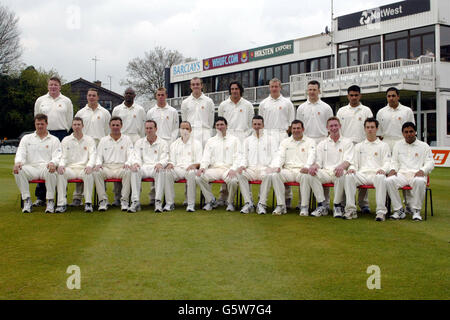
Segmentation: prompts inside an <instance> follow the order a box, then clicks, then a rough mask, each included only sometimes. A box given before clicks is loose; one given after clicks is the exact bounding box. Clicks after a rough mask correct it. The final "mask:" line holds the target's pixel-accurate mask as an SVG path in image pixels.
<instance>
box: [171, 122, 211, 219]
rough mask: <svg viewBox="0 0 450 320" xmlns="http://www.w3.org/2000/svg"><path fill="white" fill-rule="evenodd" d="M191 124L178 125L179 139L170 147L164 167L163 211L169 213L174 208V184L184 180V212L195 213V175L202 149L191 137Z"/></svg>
mask: <svg viewBox="0 0 450 320" xmlns="http://www.w3.org/2000/svg"><path fill="white" fill-rule="evenodd" d="M191 133H192V128H191V124H190V123H189V122H187V121H182V122H181V124H180V138H178V139H177V140H176V141H175V142H173V143H172V144H171V145H170V156H169V162H168V164H167V166H166V182H165V185H164V189H165V198H166V206H165V208H164V209H167V211H171V210H173V209H174V208H175V190H174V182H175V181H177V180H181V179H186V185H187V193H186V202H187V208H186V211H188V212H194V211H195V191H196V187H197V185H196V182H195V174H196V173H197V169H198V168H199V167H200V162H201V160H202V154H203V148H202V144H201V143H200V141H197V140H194V138H193V137H192V136H191Z"/></svg>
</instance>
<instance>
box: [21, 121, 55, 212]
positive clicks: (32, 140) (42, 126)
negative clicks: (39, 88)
mask: <svg viewBox="0 0 450 320" xmlns="http://www.w3.org/2000/svg"><path fill="white" fill-rule="evenodd" d="M47 125H48V123H47V116H46V115H45V114H40V113H38V114H37V115H35V117H34V126H35V128H36V131H35V132H34V133H30V134H27V135H25V136H24V137H23V138H22V139H21V140H20V143H19V147H18V148H17V152H16V156H15V159H14V168H13V173H14V178H15V180H16V184H17V186H18V187H19V190H20V193H21V195H22V200H24V206H23V209H22V212H27V213H30V212H31V210H32V202H31V197H30V186H29V182H28V181H29V180H33V179H45V187H46V199H47V208H46V209H45V212H46V213H53V212H54V210H55V187H56V167H57V165H58V163H59V161H60V158H61V143H60V142H59V140H58V138H56V137H55V136H52V135H51V134H50V133H49V132H48V130H47Z"/></svg>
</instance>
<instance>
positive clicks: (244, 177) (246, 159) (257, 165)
mask: <svg viewBox="0 0 450 320" xmlns="http://www.w3.org/2000/svg"><path fill="white" fill-rule="evenodd" d="M252 128H253V133H252V135H251V136H249V137H247V138H246V139H245V140H244V145H243V154H242V158H241V166H240V167H239V169H238V173H239V175H238V180H239V187H240V189H241V193H242V196H243V198H244V201H245V205H244V207H243V208H242V210H241V213H250V212H253V210H254V204H253V198H252V194H251V192H250V186H249V183H248V182H249V181H255V180H261V187H260V191H259V201H258V205H257V209H256V212H257V213H258V214H265V213H266V209H267V197H268V194H269V190H270V186H271V183H272V178H271V173H272V172H273V169H272V168H270V165H271V164H272V162H274V159H275V157H276V155H277V154H278V144H277V143H276V141H275V138H274V137H272V136H269V135H268V134H267V133H265V132H264V118H263V117H261V116H259V115H257V116H254V117H253V119H252Z"/></svg>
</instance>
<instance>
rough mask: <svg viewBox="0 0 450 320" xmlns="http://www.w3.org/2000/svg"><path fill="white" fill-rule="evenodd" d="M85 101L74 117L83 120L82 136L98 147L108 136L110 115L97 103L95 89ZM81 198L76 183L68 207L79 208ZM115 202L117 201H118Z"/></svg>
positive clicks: (88, 93) (80, 187) (80, 192)
mask: <svg viewBox="0 0 450 320" xmlns="http://www.w3.org/2000/svg"><path fill="white" fill-rule="evenodd" d="M86 99H87V102H88V103H87V105H86V106H85V107H84V108H82V109H80V110H78V112H77V113H76V114H75V117H79V118H81V119H83V125H84V126H83V134H85V135H87V136H89V137H91V138H92V139H94V141H95V144H96V145H98V143H99V142H100V139H101V138H103V137H105V136H107V135H108V134H109V120H110V119H111V114H110V113H109V111H108V110H106V109H105V108H103V107H102V106H101V105H100V104H99V103H98V99H99V96H98V90H97V89H95V88H90V89H88V92H87V97H86ZM82 197H83V187H82V185H81V183H77V184H76V187H75V191H74V193H73V201H72V203H71V204H70V205H71V206H73V207H78V206H81V204H82V201H81V200H82ZM116 197H117V195H116ZM117 200H118V201H119V199H117ZM116 205H117V203H116Z"/></svg>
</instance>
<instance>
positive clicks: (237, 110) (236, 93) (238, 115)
mask: <svg viewBox="0 0 450 320" xmlns="http://www.w3.org/2000/svg"><path fill="white" fill-rule="evenodd" d="M228 92H229V93H230V97H229V98H228V99H227V100H225V101H223V102H222V103H221V104H220V105H219V109H218V115H219V117H224V118H225V119H227V121H228V127H227V134H231V135H233V136H235V137H238V138H239V139H240V141H244V139H245V138H247V137H248V136H249V135H250V133H251V127H252V118H253V116H254V115H255V110H254V108H253V105H252V104H251V103H250V102H249V101H247V100H246V99H244V98H243V97H242V95H243V94H244V88H243V87H242V85H241V84H240V83H239V82H237V81H232V82H231V83H230V85H229V87H228ZM227 196H228V193H227V190H226V185H225V184H223V185H222V186H221V188H220V198H219V204H222V202H223V203H224V202H225V199H226V198H227Z"/></svg>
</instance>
